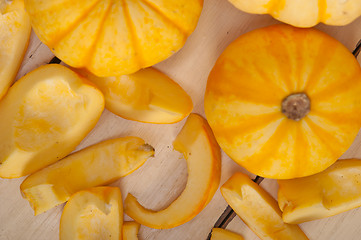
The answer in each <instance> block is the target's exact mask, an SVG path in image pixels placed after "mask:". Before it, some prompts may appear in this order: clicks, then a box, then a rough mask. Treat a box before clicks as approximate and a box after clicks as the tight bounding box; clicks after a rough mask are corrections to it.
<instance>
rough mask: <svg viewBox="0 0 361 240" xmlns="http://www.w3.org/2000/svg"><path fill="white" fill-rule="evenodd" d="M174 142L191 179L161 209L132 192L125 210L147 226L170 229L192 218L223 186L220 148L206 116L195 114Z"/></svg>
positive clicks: (189, 118)
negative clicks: (153, 206)
mask: <svg viewBox="0 0 361 240" xmlns="http://www.w3.org/2000/svg"><path fill="white" fill-rule="evenodd" d="M173 146H174V149H175V150H177V151H179V152H181V153H183V155H184V158H185V159H186V161H187V169H188V180H187V184H186V187H185V189H184V190H183V192H182V193H181V194H180V196H179V197H178V198H177V199H176V200H174V201H173V202H172V203H171V204H170V205H169V206H167V207H165V208H164V209H162V210H159V211H153V210H150V209H146V208H145V207H143V206H142V205H141V204H140V203H139V202H138V200H137V199H136V198H135V197H134V196H133V195H132V194H128V196H127V197H126V199H125V201H124V211H125V213H126V214H127V215H128V216H130V217H131V218H133V219H134V220H135V221H137V222H139V223H140V224H142V225H145V226H147V227H151V228H156V229H168V228H173V227H176V226H179V225H181V224H183V223H185V222H188V221H190V220H191V219H193V218H194V217H195V216H196V215H197V214H198V213H199V212H201V211H202V210H203V208H204V207H206V206H207V204H208V203H209V201H210V200H211V199H212V198H213V196H214V193H215V192H216V190H217V188H218V186H219V181H220V168H221V156H220V150H219V146H218V144H217V143H216V141H215V139H214V136H213V134H212V132H211V129H210V128H209V126H208V124H207V122H206V120H205V119H203V118H202V117H201V116H199V115H197V114H191V115H190V116H189V117H188V119H187V122H186V123H185V125H184V127H183V128H182V130H181V131H180V133H179V134H178V136H177V138H176V139H175V141H174V142H173Z"/></svg>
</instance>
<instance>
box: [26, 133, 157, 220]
mask: <svg viewBox="0 0 361 240" xmlns="http://www.w3.org/2000/svg"><path fill="white" fill-rule="evenodd" d="M153 155H154V149H153V148H152V147H151V146H150V145H148V144H145V143H144V140H142V139H141V138H137V137H124V138H116V139H110V140H107V141H103V142H100V143H98V144H95V145H93V146H90V147H87V148H85V149H83V150H80V151H78V152H76V153H73V154H71V155H69V156H67V157H66V158H64V159H62V160H61V161H59V162H57V163H55V164H53V165H50V166H48V167H46V168H44V169H41V170H40V171H38V172H36V173H34V174H31V175H30V176H28V177H27V178H26V179H25V180H24V182H23V183H22V184H21V186H20V189H21V192H22V194H23V196H24V198H26V199H27V200H28V201H29V203H30V205H31V207H32V208H33V209H34V214H35V215H38V214H40V213H42V212H45V211H47V210H49V209H50V208H52V207H55V206H57V205H59V204H61V203H63V202H65V201H67V200H68V199H69V198H70V196H71V195H73V194H74V193H76V192H77V191H80V190H83V189H87V188H90V187H96V186H100V185H106V184H109V183H111V182H113V181H115V180H117V179H118V178H121V177H124V176H126V175H128V174H130V173H132V172H134V171H135V170H136V169H138V168H139V167H140V166H142V165H143V164H144V163H145V161H146V160H147V159H148V158H149V157H152V156H153Z"/></svg>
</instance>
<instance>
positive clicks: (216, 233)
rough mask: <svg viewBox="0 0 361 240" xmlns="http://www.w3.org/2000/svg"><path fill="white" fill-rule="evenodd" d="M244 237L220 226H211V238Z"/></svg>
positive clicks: (212, 239)
mask: <svg viewBox="0 0 361 240" xmlns="http://www.w3.org/2000/svg"><path fill="white" fill-rule="evenodd" d="M243 239H244V238H243V237H242V236H240V235H238V234H236V233H234V232H231V231H228V230H226V229H222V228H213V229H212V237H211V240H243Z"/></svg>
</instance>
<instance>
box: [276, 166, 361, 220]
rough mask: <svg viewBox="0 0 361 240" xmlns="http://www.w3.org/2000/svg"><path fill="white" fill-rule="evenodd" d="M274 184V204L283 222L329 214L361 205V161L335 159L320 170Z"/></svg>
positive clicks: (318, 217) (312, 218) (322, 216)
mask: <svg viewBox="0 0 361 240" xmlns="http://www.w3.org/2000/svg"><path fill="white" fill-rule="evenodd" d="M278 184H279V189H278V204H279V206H280V208H281V210H282V211H283V214H282V218H283V220H284V221H285V222H287V223H292V224H295V223H296V224H298V223H303V222H307V221H312V220H316V219H320V218H325V217H330V216H333V215H336V214H339V213H342V212H345V211H348V210H351V209H353V208H356V207H360V206H361V160H359V159H346V160H338V161H337V162H336V163H334V164H333V165H332V166H331V167H329V168H328V169H326V170H325V171H323V172H320V173H318V174H315V175H312V176H309V177H304V178H295V179H290V180H282V181H278Z"/></svg>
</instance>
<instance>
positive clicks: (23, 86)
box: [0, 0, 361, 240]
mask: <svg viewBox="0 0 361 240" xmlns="http://www.w3.org/2000/svg"><path fill="white" fill-rule="evenodd" d="M224 1H226V0H224ZM229 2H230V3H232V4H233V5H234V6H235V7H236V8H238V9H240V10H242V11H245V12H248V13H255V14H269V15H271V16H273V17H274V18H275V19H277V20H279V21H281V22H284V23H286V24H277V25H271V26H267V27H263V28H259V29H255V30H252V31H250V32H248V33H246V34H243V35H241V36H240V37H239V38H237V39H236V40H234V41H233V42H232V43H231V44H230V45H229V46H228V47H227V48H226V49H225V50H224V51H223V53H222V54H221V55H220V56H219V58H218V60H217V61H216V62H215V63H214V66H213V68H212V69H210V73H209V77H208V82H207V83H205V85H206V89H205V93H204V110H205V116H206V118H205V117H203V116H201V115H200V114H197V113H194V112H192V111H193V106H194V105H193V102H192V98H191V96H190V95H189V94H188V93H187V92H186V91H185V90H184V89H183V88H182V87H181V86H180V85H179V84H178V83H177V82H176V81H174V80H172V79H171V78H170V77H168V76H167V75H166V74H164V73H162V72H161V71H159V70H157V69H156V68H155V67H152V66H153V65H155V64H157V63H159V62H161V61H163V60H165V59H167V58H169V57H170V56H172V55H173V54H174V53H176V52H177V51H179V50H180V49H181V48H182V47H183V46H184V44H185V42H186V40H187V38H188V37H189V36H190V35H191V34H192V32H193V31H195V29H196V26H197V23H198V20H199V17H200V16H201V12H202V9H203V4H207V2H206V1H205V3H203V0H77V1H74V0H53V1H41V0H0V42H1V44H0V116H1V117H0V178H19V177H24V176H27V177H26V178H25V180H24V181H23V182H22V184H21V186H20V190H21V194H22V196H23V197H24V198H25V199H26V200H27V201H28V202H29V203H30V206H31V208H32V209H33V210H34V214H35V215H38V214H46V213H45V212H46V211H48V210H50V209H52V208H54V207H56V206H58V205H61V204H63V203H66V202H67V203H66V205H65V207H64V210H63V213H62V216H61V219H60V231H59V238H60V239H61V240H70V239H72V240H73V239H79V240H80V239H84V240H91V239H94V240H99V239H104V240H105V239H125V240H127V239H138V235H139V234H138V232H139V229H140V227H141V225H144V226H147V227H150V228H155V229H169V228H174V227H177V226H180V225H182V224H184V223H186V222H189V221H190V220H192V219H193V218H194V217H195V216H197V215H198V214H199V213H200V212H201V211H202V210H203V209H204V208H205V207H206V206H207V205H208V203H209V202H210V201H211V200H212V198H213V197H214V195H215V194H216V192H217V190H218V189H220V192H221V194H222V196H223V198H224V199H225V201H226V202H227V203H228V204H229V206H230V207H231V208H232V209H233V210H234V211H235V212H236V213H237V215H238V216H239V217H240V218H241V219H242V220H243V221H244V222H245V223H246V225H247V226H248V227H249V228H250V229H251V230H252V231H253V232H254V233H255V234H256V235H257V236H258V237H259V238H260V239H277V240H279V239H281V240H282V239H308V238H307V236H306V234H305V233H304V232H303V231H302V230H301V228H300V227H299V226H298V225H297V224H299V223H303V222H307V221H312V220H315V219H321V218H325V217H330V216H333V215H336V214H339V213H341V212H345V211H348V210H350V209H353V208H357V207H360V206H361V161H360V160H358V159H346V160H338V159H339V158H340V156H341V155H342V154H343V153H344V152H345V151H346V150H347V149H348V148H349V147H350V146H351V144H352V143H353V141H354V139H355V137H356V135H357V134H358V132H359V130H360V127H361V67H360V64H359V62H358V61H357V59H356V58H355V56H354V55H353V54H352V53H351V52H350V51H349V50H348V49H347V48H346V47H345V46H343V44H342V43H340V42H339V41H337V40H336V39H334V38H332V37H330V36H329V35H327V34H326V33H323V32H322V31H320V30H316V29H314V28H312V27H313V26H315V25H316V24H318V23H320V22H321V23H325V24H328V25H337V26H344V25H347V24H349V23H351V22H352V21H354V20H355V19H357V18H358V17H360V16H361V0H348V1H338V0H319V1H316V0H304V1H295V0H255V1H248V0H229ZM31 30H33V31H34V33H35V34H36V35H37V37H38V38H39V39H40V40H41V42H42V43H43V44H45V45H46V46H48V47H49V49H50V50H51V51H52V52H53V53H54V55H55V56H56V57H57V58H59V59H60V60H61V61H62V64H47V65H44V66H40V67H38V68H37V69H35V70H33V71H31V72H29V73H27V74H26V75H25V76H23V77H21V78H20V79H19V80H17V81H16V82H15V78H16V75H17V73H18V70H19V69H20V66H21V63H22V60H23V57H24V55H25V53H26V50H27V46H28V44H29V39H30V34H31ZM194 67H196V66H194ZM197 94H203V93H197ZM105 108H106V109H108V110H109V111H111V112H112V113H114V114H116V115H118V116H120V117H122V118H124V119H128V120H132V121H138V122H142V123H148V124H149V123H152V124H173V123H177V122H180V121H182V120H184V119H186V121H185V123H184V125H183V127H182V129H181V130H180V131H179V132H178V135H177V136H176V137H175V140H174V141H173V149H174V150H176V151H178V152H180V153H181V154H182V155H183V158H184V159H185V161H186V163H187V171H188V177H187V183H186V186H185V188H184V190H183V191H182V193H181V194H180V195H179V196H178V197H177V198H176V199H175V200H174V201H173V202H172V203H170V204H169V205H168V206H164V208H163V209H160V210H152V209H148V208H146V207H144V206H143V205H141V204H140V203H139V202H138V200H137V197H136V196H134V195H136V194H134V195H133V194H131V193H129V194H128V195H127V196H126V198H125V199H124V201H123V199H122V194H121V191H120V189H119V188H118V187H114V186H108V185H109V184H111V183H113V182H114V181H116V180H117V179H119V178H122V177H125V176H127V175H129V174H131V173H132V172H134V171H136V170H137V169H138V168H140V167H141V166H142V165H143V164H144V163H145V162H146V161H147V160H148V159H149V158H152V157H154V156H155V152H156V150H155V149H154V148H153V147H152V146H151V145H150V144H148V143H146V142H145V141H144V140H143V139H141V138H139V137H135V136H127V137H121V138H113V139H107V140H105V141H102V142H99V143H96V144H94V145H92V146H88V147H86V148H84V149H81V150H78V151H76V152H74V150H75V149H76V147H77V146H78V145H79V144H80V142H81V141H82V140H83V139H84V138H85V137H86V136H87V135H88V134H89V133H90V131H91V130H92V129H93V128H94V127H95V125H96V124H97V123H98V122H99V119H100V117H101V115H102V113H103V111H104V109H105ZM149 126H150V127H151V125H150V124H149ZM222 150H223V151H224V153H225V154H227V155H228V156H229V157H230V158H231V159H232V160H234V161H235V162H236V163H237V164H239V165H240V166H241V167H243V168H245V170H247V171H248V172H249V173H250V174H249V175H251V174H253V175H257V176H259V177H262V178H270V179H277V182H278V185H279V190H278V199H277V200H275V199H274V198H273V197H272V196H271V195H270V194H269V193H267V191H265V190H264V189H263V188H262V187H260V186H259V185H258V184H257V183H255V182H254V181H252V179H251V178H250V177H249V176H248V175H246V174H244V173H240V172H239V173H236V174H234V175H233V176H232V177H231V178H230V179H229V180H228V181H226V182H225V183H224V184H223V186H221V187H220V182H221V166H222V161H221V158H222V152H221V151H222ZM219 187H220V188H219ZM124 213H125V214H127V215H128V216H129V217H130V218H132V219H133V220H134V221H131V222H125V221H124V218H123V214H124ZM210 238H211V239H213V240H227V239H230V240H232V239H238V240H239V239H243V237H241V236H240V235H238V234H236V233H233V232H231V231H228V230H225V229H221V228H213V229H212V235H211V237H210Z"/></svg>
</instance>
